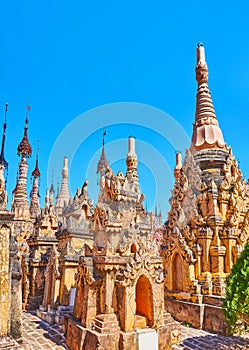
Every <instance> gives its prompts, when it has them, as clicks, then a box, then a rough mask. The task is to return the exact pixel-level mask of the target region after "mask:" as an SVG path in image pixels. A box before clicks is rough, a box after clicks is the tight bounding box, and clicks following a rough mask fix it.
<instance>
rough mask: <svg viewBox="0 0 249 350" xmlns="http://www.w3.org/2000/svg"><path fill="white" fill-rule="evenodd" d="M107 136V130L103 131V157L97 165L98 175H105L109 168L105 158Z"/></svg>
mask: <svg viewBox="0 0 249 350" xmlns="http://www.w3.org/2000/svg"><path fill="white" fill-rule="evenodd" d="M105 136H106V130H105V129H104V130H103V137H102V152H101V157H100V159H99V161H98V164H97V171H96V173H97V174H99V173H100V174H104V173H105V172H106V169H107V167H108V166H109V164H108V161H107V159H106V156H105Z"/></svg>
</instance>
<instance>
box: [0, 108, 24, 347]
mask: <svg viewBox="0 0 249 350" xmlns="http://www.w3.org/2000/svg"><path fill="white" fill-rule="evenodd" d="M7 111H8V104H7V103H6V106H5V120H4V124H3V135H2V147H1V154H0V285H1V288H0V344H1V345H0V347H1V349H13V350H14V349H19V345H18V344H17V343H16V342H15V340H14V339H13V338H15V339H19V338H20V336H21V313H18V310H17V312H16V313H15V306H16V305H17V304H18V301H20V305H21V300H20V295H19V293H18V292H19V290H18V288H17V289H16V288H15V287H16V286H17V287H18V286H19V285H20V283H19V281H18V280H19V279H20V262H19V260H18V258H17V256H16V249H15V248H16V247H15V244H14V242H12V239H11V226H12V220H13V217H14V214H13V213H12V212H11V211H9V210H7V209H6V205H7V191H6V189H5V178H6V174H5V171H6V170H7V169H8V162H7V161H6V159H5V155H4V148H5V138H6V128H7V122H6V116H7ZM10 281H11V282H10Z"/></svg>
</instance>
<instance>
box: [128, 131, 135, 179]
mask: <svg viewBox="0 0 249 350" xmlns="http://www.w3.org/2000/svg"><path fill="white" fill-rule="evenodd" d="M137 164H138V160H137V155H136V151H135V137H134V136H129V138H128V154H127V157H126V166H127V172H126V176H127V177H128V178H132V179H133V180H138V174H137Z"/></svg>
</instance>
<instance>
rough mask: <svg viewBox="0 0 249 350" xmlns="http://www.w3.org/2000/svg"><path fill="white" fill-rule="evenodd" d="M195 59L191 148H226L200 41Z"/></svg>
mask: <svg viewBox="0 0 249 350" xmlns="http://www.w3.org/2000/svg"><path fill="white" fill-rule="evenodd" d="M196 61H197V62H196V67H195V71H196V80H197V83H198V89H197V95H196V111H195V122H194V128H193V134H192V144H191V149H192V150H195V151H197V150H201V149H207V148H219V149H227V146H226V144H225V142H224V139H223V135H222V131H221V129H220V127H219V123H218V120H217V118H216V115H215V111H214V106H213V101H212V98H211V93H210V91H209V88H208V67H207V63H206V59H205V50H204V46H203V44H201V43H200V44H198V45H197V49H196Z"/></svg>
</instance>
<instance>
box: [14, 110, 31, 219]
mask: <svg viewBox="0 0 249 350" xmlns="http://www.w3.org/2000/svg"><path fill="white" fill-rule="evenodd" d="M28 111H29V107H27V115H26V120H25V126H24V135H23V138H22V141H21V142H20V143H19V145H18V148H17V155H18V156H20V157H21V161H20V163H19V174H18V179H17V184H16V188H15V190H14V191H13V195H14V198H13V202H12V211H13V212H14V213H15V219H18V220H29V219H30V213H29V203H28V195H27V177H28V162H27V158H30V157H31V155H32V148H31V146H30V143H29V140H28Z"/></svg>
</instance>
